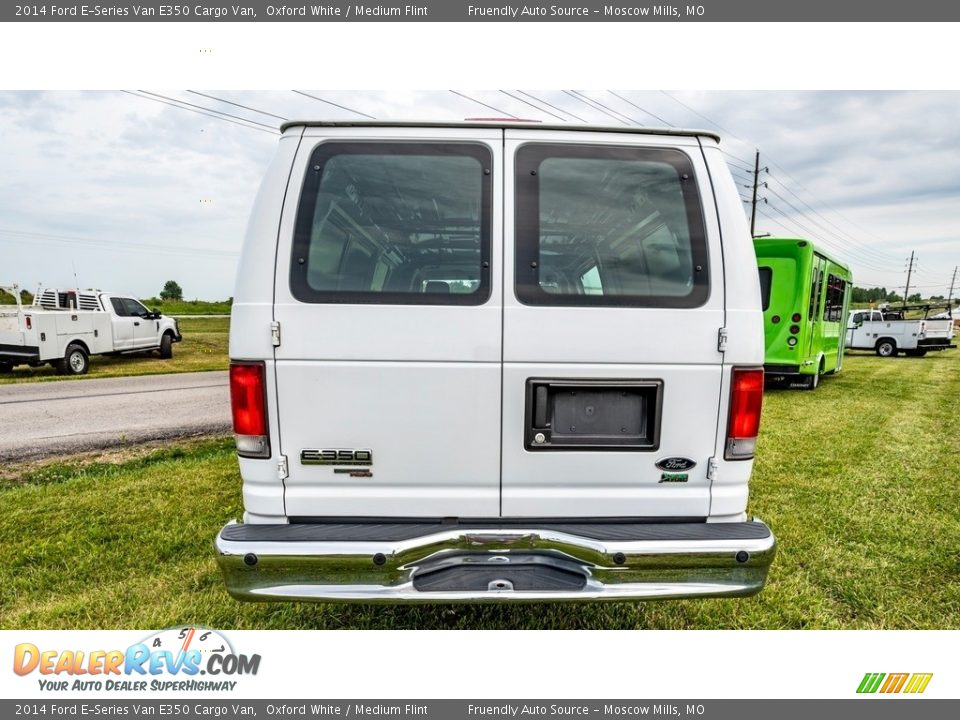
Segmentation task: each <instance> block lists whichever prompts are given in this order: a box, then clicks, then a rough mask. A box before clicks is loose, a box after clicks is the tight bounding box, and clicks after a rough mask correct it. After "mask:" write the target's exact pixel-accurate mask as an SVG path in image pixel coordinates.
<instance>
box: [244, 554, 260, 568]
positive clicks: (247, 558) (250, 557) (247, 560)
mask: <svg viewBox="0 0 960 720" xmlns="http://www.w3.org/2000/svg"><path fill="white" fill-rule="evenodd" d="M243 564H244V565H246V566H247V567H253V566H254V565H256V564H257V556H256V555H254V554H253V553H247V554H246V555H244V556H243Z"/></svg>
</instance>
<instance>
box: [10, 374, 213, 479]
mask: <svg viewBox="0 0 960 720" xmlns="http://www.w3.org/2000/svg"><path fill="white" fill-rule="evenodd" d="M229 430H230V392H229V389H228V380H227V373H226V372H197V373H182V374H175V375H144V376H140V377H123V378H104V379H101V380H95V379H89V380H71V381H65V382H38V383H24V384H22V385H0V461H8V460H26V459H33V458H40V457H46V456H51V455H60V454H69V453H75V452H82V451H85V450H96V449H100V448H105V447H113V446H117V445H123V444H129V443H131V442H133V443H136V442H142V441H144V440H164V439H167V438H179V437H187V436H193V435H204V434H213V433H221V432H228V431H229Z"/></svg>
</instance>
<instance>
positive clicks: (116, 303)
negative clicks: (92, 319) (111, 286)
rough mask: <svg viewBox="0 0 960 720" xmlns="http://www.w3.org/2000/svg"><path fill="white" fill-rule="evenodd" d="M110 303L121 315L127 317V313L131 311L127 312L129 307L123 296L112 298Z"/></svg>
mask: <svg viewBox="0 0 960 720" xmlns="http://www.w3.org/2000/svg"><path fill="white" fill-rule="evenodd" d="M110 304H111V305H113V311H114V312H115V313H116V314H117V315H118V316H119V317H127V315H129V313H128V312H127V308H126V307H125V306H124V304H123V300H122V299H121V298H110Z"/></svg>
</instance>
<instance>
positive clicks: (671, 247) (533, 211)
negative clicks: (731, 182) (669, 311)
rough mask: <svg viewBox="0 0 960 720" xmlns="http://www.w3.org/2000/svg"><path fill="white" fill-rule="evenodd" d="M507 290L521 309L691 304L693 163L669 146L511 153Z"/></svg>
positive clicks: (695, 216)
mask: <svg viewBox="0 0 960 720" xmlns="http://www.w3.org/2000/svg"><path fill="white" fill-rule="evenodd" d="M516 158H517V160H516V205H517V217H516V246H517V266H516V289H517V297H518V298H519V300H520V301H521V302H523V303H525V304H528V305H567V306H570V305H616V306H632V307H675V308H686V307H698V306H700V305H702V304H703V303H704V302H706V299H707V297H708V296H709V291H710V286H709V272H708V267H707V243H706V232H705V228H704V220H703V211H702V206H701V202H700V198H699V193H698V192H697V185H696V180H695V178H694V173H693V165H692V163H691V162H690V159H689V158H688V157H687V156H686V155H685V154H684V153H682V152H680V151H677V150H667V149H660V148H638V147H622V146H610V145H551V144H539V143H537V144H529V145H524V146H522V147H521V148H520V149H519V150H518V151H517V154H516Z"/></svg>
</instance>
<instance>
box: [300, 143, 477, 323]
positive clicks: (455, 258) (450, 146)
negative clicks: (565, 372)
mask: <svg viewBox="0 0 960 720" xmlns="http://www.w3.org/2000/svg"><path fill="white" fill-rule="evenodd" d="M491 162H492V160H491V156H490V151H489V150H488V149H487V148H486V146H483V145H478V144H472V143H384V142H377V143H338V142H329V143H323V144H321V145H318V146H317V148H316V149H315V150H314V152H313V154H312V156H311V159H310V166H309V168H308V169H307V176H306V178H305V180H304V186H303V192H302V193H301V196H300V204H299V207H298V210H297V222H296V230H295V236H294V242H293V253H292V257H291V264H290V287H291V291H292V293H293V295H294V297H296V298H297V299H298V300H301V301H304V302H340V303H384V304H418V305H480V304H482V303H483V302H485V301H486V299H487V298H488V297H489V295H490V287H489V277H490V169H491Z"/></svg>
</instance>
